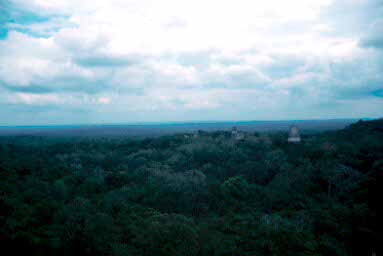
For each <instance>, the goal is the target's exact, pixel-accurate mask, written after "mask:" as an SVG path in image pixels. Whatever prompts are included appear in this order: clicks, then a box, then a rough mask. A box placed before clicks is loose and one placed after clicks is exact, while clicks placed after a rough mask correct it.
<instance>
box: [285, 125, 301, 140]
mask: <svg viewBox="0 0 383 256" xmlns="http://www.w3.org/2000/svg"><path fill="white" fill-rule="evenodd" d="M287 141H288V142H289V143H300V142H301V135H300V133H299V129H298V127H296V126H291V127H290V133H289V138H288V139H287Z"/></svg>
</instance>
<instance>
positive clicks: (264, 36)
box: [0, 0, 383, 126]
mask: <svg viewBox="0 0 383 256" xmlns="http://www.w3.org/2000/svg"><path fill="white" fill-rule="evenodd" d="M382 116H383V0H301V1H299V0H289V1H286V0H267V1H264V0H236V1H227V0H193V1H190V0H189V1H185V0H161V1H158V0H137V1H135V0H108V1H105V0H0V126H2V125H49V124H86V123H132V122H171V121H176V122H184V121H219V120H233V121H236V120H237V121H239V120H303V119H334V118H378V117H382Z"/></svg>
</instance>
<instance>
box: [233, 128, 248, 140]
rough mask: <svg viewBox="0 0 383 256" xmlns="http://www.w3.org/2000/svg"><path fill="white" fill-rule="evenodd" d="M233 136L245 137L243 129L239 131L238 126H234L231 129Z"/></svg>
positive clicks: (237, 137) (236, 138) (240, 138)
mask: <svg viewBox="0 0 383 256" xmlns="http://www.w3.org/2000/svg"><path fill="white" fill-rule="evenodd" d="M231 137H232V138H233V139H235V140H243V139H245V134H244V133H243V132H241V131H238V128H237V127H236V126H234V127H233V129H232V130H231Z"/></svg>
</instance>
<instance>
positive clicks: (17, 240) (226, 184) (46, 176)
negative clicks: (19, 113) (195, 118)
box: [0, 120, 383, 256]
mask: <svg viewBox="0 0 383 256" xmlns="http://www.w3.org/2000/svg"><path fill="white" fill-rule="evenodd" d="M286 136H287V135H286V133H270V134H266V133H262V134H258V133H254V134H249V136H248V137H247V138H246V140H244V141H239V142H237V141H233V140H232V139H231V138H230V133H228V132H214V133H204V132H199V135H198V137H196V138H194V137H193V136H190V137H187V136H184V135H174V136H168V137H161V138H154V139H144V140H131V139H129V138H122V137H121V138H113V139H112V138H66V139H65V138H46V137H32V136H30V137H2V138H0V244H1V246H2V250H3V251H6V250H7V249H12V252H13V254H14V253H17V252H18V251H21V250H23V251H28V252H29V254H33V255H294V256H296V255H352V254H353V255H357V254H356V251H355V250H356V248H357V247H358V248H359V247H360V248H361V247H363V246H365V247H366V248H367V249H366V250H367V251H368V250H369V249H371V248H372V247H373V246H374V244H371V245H368V244H367V242H372V241H373V239H371V238H374V237H376V236H375V235H374V234H375V233H377V232H378V231H379V230H378V228H379V226H378V224H379V223H378V222H377V219H379V217H380V216H381V213H380V211H379V209H378V201H377V200H378V199H375V198H378V197H376V196H375V195H379V193H380V194H381V192H382V190H381V185H382V173H383V120H376V121H368V122H362V121H360V122H358V123H356V124H353V125H351V126H349V127H347V128H346V129H344V130H341V131H336V132H327V133H319V134H311V135H304V136H303V138H302V139H303V143H301V144H299V145H291V144H287V140H286V139H287V137H286ZM370 236H371V237H370Z"/></svg>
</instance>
